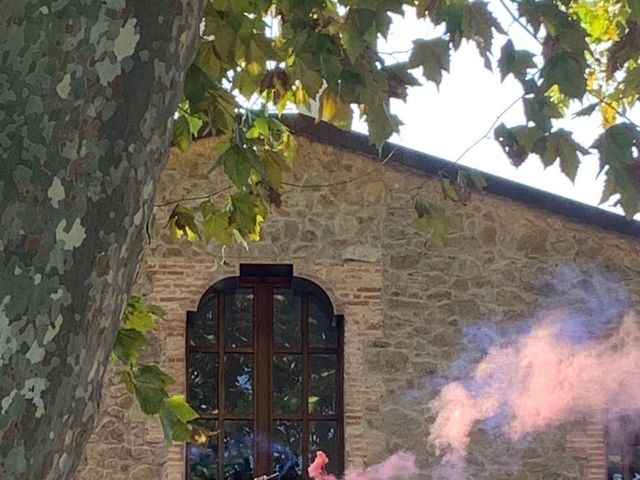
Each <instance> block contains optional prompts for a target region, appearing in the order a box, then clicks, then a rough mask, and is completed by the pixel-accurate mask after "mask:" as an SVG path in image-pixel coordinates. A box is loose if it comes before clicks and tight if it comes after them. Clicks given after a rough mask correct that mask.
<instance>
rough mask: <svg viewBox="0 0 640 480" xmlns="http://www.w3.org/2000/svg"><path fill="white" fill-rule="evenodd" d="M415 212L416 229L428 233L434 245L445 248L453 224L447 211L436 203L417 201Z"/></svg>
mask: <svg viewBox="0 0 640 480" xmlns="http://www.w3.org/2000/svg"><path fill="white" fill-rule="evenodd" d="M414 212H415V219H414V222H413V225H414V227H415V228H416V229H418V230H420V231H421V232H424V233H426V234H427V235H428V236H429V239H430V240H431V241H433V243H435V244H436V245H438V246H439V247H443V246H444V245H445V241H446V238H447V235H448V234H449V228H450V223H451V222H450V220H449V218H448V217H447V214H446V212H445V209H444V208H443V207H442V206H441V205H438V204H437V203H434V202H423V201H421V200H417V201H416V203H415V205H414Z"/></svg>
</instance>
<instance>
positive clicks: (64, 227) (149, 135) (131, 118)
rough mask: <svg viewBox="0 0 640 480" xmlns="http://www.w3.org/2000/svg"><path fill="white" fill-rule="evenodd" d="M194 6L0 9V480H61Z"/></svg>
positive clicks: (104, 349)
mask: <svg viewBox="0 0 640 480" xmlns="http://www.w3.org/2000/svg"><path fill="white" fill-rule="evenodd" d="M202 6H203V0H193V1H190V0H102V1H96V0H93V1H91V0H55V1H54V0H49V1H42V0H28V1H27V0H24V1H20V0H18V1H16V0H0V12H1V13H0V105H1V108H0V162H1V163H0V265H1V268H2V270H1V271H0V478H2V479H3V480H4V479H10V480H13V479H25V480H35V479H38V480H40V479H51V480H64V479H69V478H71V477H72V476H73V472H74V471H75V469H76V467H77V465H78V462H79V460H80V458H81V455H82V450H83V448H84V445H85V442H86V440H87V439H88V438H89V435H90V433H91V429H92V426H93V421H94V416H95V414H96V412H97V408H98V406H97V404H98V400H99V395H100V389H101V383H102V377H103V374H104V371H105V368H106V366H107V362H108V360H109V355H110V352H111V348H112V346H113V342H114V339H115V334H116V331H117V329H118V326H119V322H120V318H121V315H122V311H123V307H124V304H125V301H126V299H127V296H128V293H129V289H130V288H131V286H132V283H133V279H134V276H135V273H136V270H137V266H138V261H139V257H140V253H141V250H142V245H143V240H144V231H145V225H146V222H147V220H148V218H149V216H150V214H151V211H152V207H153V198H154V194H155V185H156V183H157V179H158V176H159V174H160V172H161V170H162V167H163V166H164V163H165V160H166V156H167V150H168V146H169V142H170V138H171V129H172V128H171V127H172V117H173V113H174V112H175V109H176V105H177V102H178V101H179V98H180V95H181V92H182V85H183V80H184V75H185V71H186V69H187V67H188V66H189V64H190V62H191V61H192V57H193V53H194V51H195V48H194V47H195V42H196V40H197V35H198V25H199V21H200V16H201V11H202Z"/></svg>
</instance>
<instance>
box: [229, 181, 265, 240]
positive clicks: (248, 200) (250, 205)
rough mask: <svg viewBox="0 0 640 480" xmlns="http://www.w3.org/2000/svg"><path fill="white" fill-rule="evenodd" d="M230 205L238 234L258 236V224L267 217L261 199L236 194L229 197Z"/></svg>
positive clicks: (245, 194) (239, 193)
mask: <svg viewBox="0 0 640 480" xmlns="http://www.w3.org/2000/svg"><path fill="white" fill-rule="evenodd" d="M231 203H232V205H233V216H234V218H235V223H236V225H237V226H238V229H239V230H240V232H241V233H244V234H246V235H248V236H255V235H259V232H260V223H261V222H262V221H263V220H264V218H265V217H266V216H267V211H266V206H265V204H264V202H263V201H262V199H260V198H258V197H256V196H255V195H252V194H250V193H249V192H236V193H234V194H233V195H231ZM252 239H254V238H252Z"/></svg>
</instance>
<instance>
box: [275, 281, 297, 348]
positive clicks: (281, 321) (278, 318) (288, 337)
mask: <svg viewBox="0 0 640 480" xmlns="http://www.w3.org/2000/svg"><path fill="white" fill-rule="evenodd" d="M300 298H301V297H300V292H299V291H295V290H293V289H290V288H277V289H275V291H274V295H273V343H274V345H275V346H276V347H286V348H299V347H300V344H301V341H302V302H301V299H300Z"/></svg>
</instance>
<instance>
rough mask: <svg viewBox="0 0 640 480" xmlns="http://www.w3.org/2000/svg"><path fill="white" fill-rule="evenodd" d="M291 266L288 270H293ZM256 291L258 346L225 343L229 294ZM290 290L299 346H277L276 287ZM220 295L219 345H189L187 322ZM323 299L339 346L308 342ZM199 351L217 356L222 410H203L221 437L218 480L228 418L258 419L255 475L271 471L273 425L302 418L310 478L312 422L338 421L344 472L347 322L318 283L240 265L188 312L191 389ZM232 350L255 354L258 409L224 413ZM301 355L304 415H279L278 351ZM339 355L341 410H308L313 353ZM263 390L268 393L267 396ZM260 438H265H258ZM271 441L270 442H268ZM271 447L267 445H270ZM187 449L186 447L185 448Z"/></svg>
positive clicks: (283, 269)
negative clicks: (295, 296)
mask: <svg viewBox="0 0 640 480" xmlns="http://www.w3.org/2000/svg"><path fill="white" fill-rule="evenodd" d="M288 267H289V268H288ZM244 288H250V289H252V290H253V295H254V299H253V344H252V346H250V347H231V346H227V345H225V336H224V334H225V320H226V319H225V313H226V311H225V294H227V293H229V292H235V291H237V290H238V289H244ZM279 288H291V289H294V290H298V291H300V292H301V303H302V327H301V335H302V340H301V345H300V347H299V348H298V347H295V348H287V347H276V346H275V342H274V339H273V326H274V314H273V312H274V305H273V298H274V290H275V289H279ZM214 296H215V297H216V299H217V309H218V332H217V344H216V345H215V346H207V347H202V346H191V345H190V344H189V343H190V342H189V328H188V322H190V321H192V318H195V315H197V314H198V313H199V312H200V311H202V310H203V309H205V308H206V306H207V304H208V303H209V302H210V301H211V299H212V298H213V297H214ZM311 296H313V297H315V298H318V299H319V300H320V301H322V302H323V303H324V304H326V305H327V306H328V307H329V308H330V312H331V315H332V322H335V325H336V326H337V328H338V330H337V336H338V338H337V345H336V346H335V347H312V346H310V345H309V298H310V297H311ZM198 352H207V353H217V354H218V372H217V375H218V392H217V393H218V399H217V401H218V412H217V413H216V414H201V417H200V418H202V419H206V420H216V421H217V425H218V430H219V432H218V433H217V435H218V442H217V443H218V458H217V468H218V479H219V480H222V479H223V478H224V477H223V473H224V443H223V441H222V440H223V438H224V422H225V420H245V421H253V434H254V435H253V444H254V445H253V448H254V452H253V455H254V464H253V476H254V477H258V476H260V475H268V474H270V473H272V469H273V468H272V449H271V446H272V445H273V439H272V425H273V422H274V421H278V420H295V421H301V422H302V449H301V450H302V451H301V452H299V453H300V455H301V457H302V465H301V468H302V479H308V474H307V467H308V465H309V460H310V458H309V457H310V454H312V452H310V451H309V422H313V421H318V420H325V421H335V422H336V425H337V445H336V449H337V452H338V454H339V458H332V459H331V463H332V464H333V465H336V467H337V471H338V473H342V472H343V471H344V454H345V452H344V388H343V384H344V322H343V316H342V315H335V313H334V310H333V305H332V303H331V301H330V299H329V297H328V295H327V294H326V292H325V291H324V290H323V289H322V288H321V287H320V286H318V285H317V284H316V283H314V282H312V281H310V280H307V279H304V278H301V277H293V269H292V268H290V266H286V265H241V268H240V276H237V277H228V278H225V279H223V280H220V281H218V282H216V283H215V284H213V285H212V286H211V287H209V288H208V289H207V291H206V292H205V293H204V294H203V295H202V297H201V299H200V301H199V303H198V309H197V311H189V312H187V330H186V334H185V354H186V361H185V368H186V372H185V379H186V381H185V387H186V391H187V395H188V392H189V388H188V382H189V366H190V362H189V359H190V354H191V353H198ZM228 353H240V354H242V353H244V354H251V355H253V407H254V409H253V413H252V414H231V413H226V412H225V411H224V408H223V406H224V394H225V392H224V390H225V388H224V373H225V370H224V369H225V365H224V359H225V355H226V354H228ZM287 353H289V354H296V355H301V356H302V380H303V381H302V405H303V407H302V408H301V411H300V412H299V413H293V414H286V413H277V412H275V411H274V410H273V405H272V399H273V378H274V376H273V358H274V355H277V354H287ZM312 354H331V355H336V358H337V368H336V412H335V414H333V415H322V414H310V413H309V408H308V396H309V358H310V357H309V355H312ZM262 392H266V393H267V394H266V395H263V394H262ZM258 436H260V438H261V439H262V441H256V438H257V437H258ZM264 439H266V440H267V441H264ZM265 446H266V447H265ZM185 448H186V447H185ZM184 458H185V477H186V478H188V474H189V472H188V469H189V461H188V456H187V452H186V450H185V456H184Z"/></svg>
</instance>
